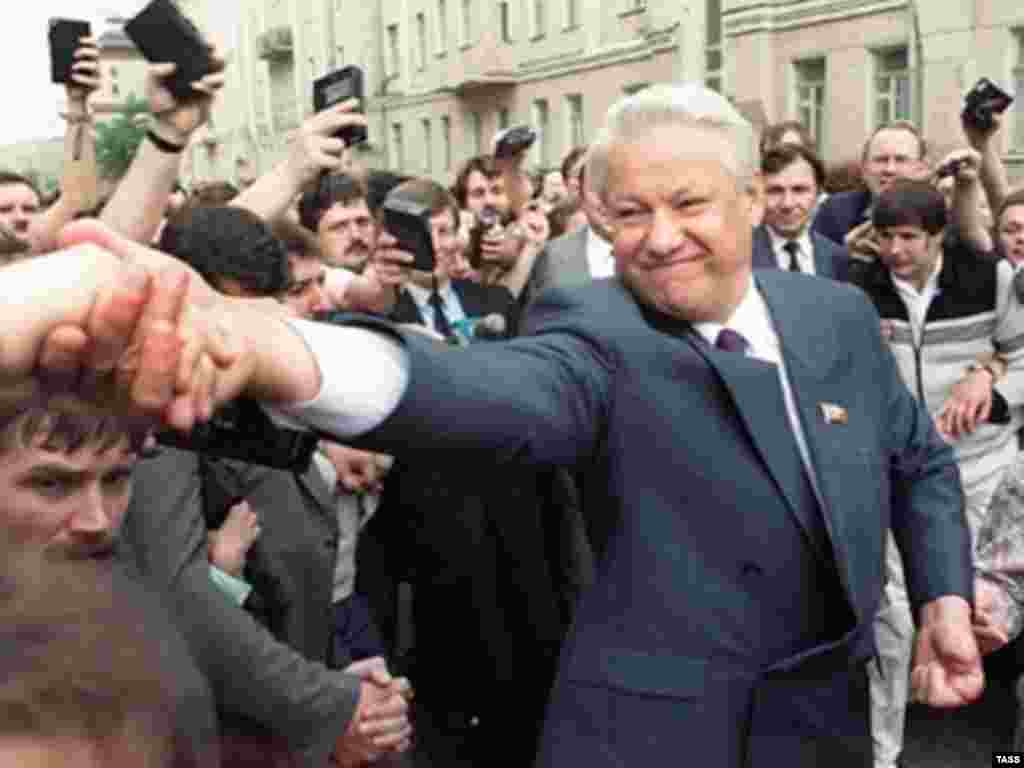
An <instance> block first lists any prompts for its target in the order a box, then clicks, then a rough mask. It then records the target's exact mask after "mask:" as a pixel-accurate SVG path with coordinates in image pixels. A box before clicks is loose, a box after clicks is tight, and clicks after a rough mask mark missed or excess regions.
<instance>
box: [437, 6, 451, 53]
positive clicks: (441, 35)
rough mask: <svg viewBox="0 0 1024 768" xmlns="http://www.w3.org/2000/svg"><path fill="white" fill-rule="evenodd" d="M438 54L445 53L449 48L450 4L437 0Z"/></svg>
mask: <svg viewBox="0 0 1024 768" xmlns="http://www.w3.org/2000/svg"><path fill="white" fill-rule="evenodd" d="M436 45H437V52H438V53H444V51H445V50H446V49H447V48H448V3H447V2H446V1H445V0H437V40H436Z"/></svg>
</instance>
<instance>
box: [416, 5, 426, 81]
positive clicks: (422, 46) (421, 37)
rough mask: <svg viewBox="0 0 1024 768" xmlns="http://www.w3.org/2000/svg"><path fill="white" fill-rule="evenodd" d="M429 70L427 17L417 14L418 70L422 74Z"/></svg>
mask: <svg viewBox="0 0 1024 768" xmlns="http://www.w3.org/2000/svg"><path fill="white" fill-rule="evenodd" d="M426 68H427V17H426V15H425V14H423V13H417V14H416V69H417V70H419V71H420V72H422V71H423V70H424V69H426Z"/></svg>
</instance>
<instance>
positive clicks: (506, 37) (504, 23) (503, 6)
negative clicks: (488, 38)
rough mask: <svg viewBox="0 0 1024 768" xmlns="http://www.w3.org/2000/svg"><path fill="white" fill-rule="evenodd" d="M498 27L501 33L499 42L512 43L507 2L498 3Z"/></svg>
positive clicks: (505, 0) (504, 0)
mask: <svg viewBox="0 0 1024 768" xmlns="http://www.w3.org/2000/svg"><path fill="white" fill-rule="evenodd" d="M498 26H499V28H500V30H499V31H500V33H501V42H503V43H511V42H512V20H511V18H510V16H509V7H508V1H507V0H502V2H500V3H498Z"/></svg>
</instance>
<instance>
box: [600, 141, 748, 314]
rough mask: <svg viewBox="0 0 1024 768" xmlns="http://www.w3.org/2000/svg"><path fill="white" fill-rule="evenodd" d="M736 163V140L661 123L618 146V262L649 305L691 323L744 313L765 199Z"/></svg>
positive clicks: (613, 211) (612, 207)
mask: <svg viewBox="0 0 1024 768" xmlns="http://www.w3.org/2000/svg"><path fill="white" fill-rule="evenodd" d="M730 157H735V150H734V147H733V146H732V144H731V143H730V141H729V140H728V139H727V138H726V137H725V136H723V135H722V134H721V133H719V132H716V131H714V130H713V129H710V128H707V127H704V126H699V125H661V126H658V127H655V128H652V129H651V131H650V133H649V134H648V135H647V136H646V137H644V139H643V140H640V141H630V142H620V143H616V144H614V145H613V146H612V147H611V148H610V151H609V154H608V177H607V183H606V193H605V200H606V202H607V206H608V210H609V213H610V217H611V224H612V226H613V228H614V253H615V258H616V261H617V262H618V269H619V272H620V274H621V275H622V277H623V280H624V281H625V282H626V283H627V285H629V286H630V288H631V289H632V291H633V293H634V294H635V295H636V296H637V298H638V299H639V300H640V301H642V302H643V303H645V304H648V305H650V306H653V307H654V308H656V309H657V310H659V311H661V312H664V313H666V314H669V315H673V316H675V317H678V318H680V319H683V320H687V321H690V322H700V321H717V322H723V321H725V320H727V319H728V318H729V316H730V315H731V314H732V312H733V311H734V310H735V308H736V307H737V306H738V305H739V302H740V300H741V299H742V297H743V294H744V293H745V291H746V290H747V287H748V285H749V281H750V261H751V231H752V225H753V221H754V218H753V217H754V212H755V210H756V209H757V206H758V205H759V203H760V199H759V191H758V186H757V184H751V185H749V186H748V187H745V186H744V185H742V184H741V183H740V182H739V181H738V180H737V179H736V177H735V176H734V175H733V174H732V173H731V172H730V171H729V170H728V169H727V168H726V167H725V166H724V165H723V164H722V158H730Z"/></svg>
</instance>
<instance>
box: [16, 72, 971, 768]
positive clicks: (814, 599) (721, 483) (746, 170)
mask: <svg viewBox="0 0 1024 768" xmlns="http://www.w3.org/2000/svg"><path fill="white" fill-rule="evenodd" d="M595 146H596V149H595V150H594V152H595V154H593V155H592V156H591V160H590V163H591V165H590V170H591V172H592V173H593V175H594V184H595V187H596V188H597V189H599V190H601V194H602V197H603V199H604V201H605V202H606V204H607V205H608V207H609V210H610V217H611V221H612V225H613V227H614V232H615V252H616V260H617V264H618V267H619V275H620V278H619V279H616V280H609V281H598V282H595V283H593V284H592V285H590V286H586V287H583V288H580V289H577V290H574V291H555V292H549V293H548V294H547V295H546V296H545V298H544V299H543V300H541V301H540V302H538V303H537V304H536V305H535V307H534V309H533V310H532V312H531V317H530V323H529V325H530V329H531V331H532V334H533V337H532V338H525V339H517V340H514V341H511V342H507V343H504V344H492V345H476V346H473V347H470V349H468V350H463V351H461V352H460V353H459V354H454V353H452V352H450V351H447V350H442V349H438V348H437V346H436V345H431V344H427V343H425V342H424V341H423V340H422V339H418V338H413V337H411V336H408V335H402V336H400V335H398V334H397V333H395V332H393V331H390V330H388V329H387V328H385V327H383V326H381V325H380V324H375V323H374V322H373V321H369V320H367V321H362V322H361V325H362V327H359V325H356V326H353V327H341V328H338V327H330V328H321V327H317V326H316V325H315V324H304V323H302V322H301V321H293V322H290V323H287V324H285V323H281V322H280V321H279V320H277V319H275V318H268V317H267V316H265V315H259V314H256V313H255V312H254V311H253V310H251V309H248V308H244V307H239V306H237V305H233V304H231V303H230V302H227V301H222V302H219V303H218V304H216V305H213V306H210V307H209V309H208V310H207V311H208V313H210V315H212V316H216V317H217V318H218V323H219V324H221V326H222V327H225V328H230V329H231V333H232V335H233V337H234V338H235V339H236V340H237V341H238V344H239V347H240V349H239V354H238V356H237V358H236V359H234V360H224V361H223V362H222V363H221V367H220V369H219V371H218V375H217V397H218V398H224V397H231V396H234V395H236V394H237V393H238V392H240V391H245V392H249V393H252V394H254V395H256V396H258V397H260V398H261V399H262V400H264V401H266V402H269V403H272V404H274V408H275V409H276V410H279V411H280V413H281V415H283V416H288V417H289V418H292V419H296V420H299V421H301V422H302V423H305V424H306V425H308V426H309V427H310V428H312V429H316V430H320V431H322V432H324V433H327V434H331V435H334V436H336V437H338V438H339V439H347V438H350V437H352V436H353V435H363V436H364V437H363V439H362V440H361V441H360V442H361V443H363V444H365V446H366V447H367V448H370V449H372V450H386V451H389V452H391V453H394V454H404V455H405V456H409V457H412V456H417V455H419V456H424V455H437V453H438V452H439V451H442V450H443V451H444V453H445V456H446V458H447V459H448V460H450V461H457V460H459V458H460V457H467V456H468V457H471V456H477V455H480V454H482V453H486V454H487V455H488V456H489V457H491V459H493V460H495V461H508V462H519V463H530V464H542V465H560V466H573V467H582V468H586V476H587V477H588V479H589V480H590V481H591V482H592V483H593V484H594V489H595V490H597V491H600V492H601V494H600V495H601V498H602V503H601V505H600V507H599V508H595V507H590V506H588V513H590V514H600V515H606V516H608V517H609V518H611V519H612V520H613V521H614V528H613V534H612V538H611V541H610V542H609V544H608V549H607V553H606V555H605V558H604V560H603V562H602V564H601V567H600V569H599V572H598V576H597V581H596V583H595V584H594V586H593V587H592V588H591V589H590V590H589V591H588V592H587V593H586V594H585V595H584V596H583V598H582V601H581V603H580V605H579V608H578V612H577V615H576V620H575V623H574V625H573V629H572V630H571V632H570V636H569V638H568V640H567V642H566V645H565V647H564V649H563V653H562V657H561V663H560V674H559V677H558V679H557V682H556V684H555V688H554V691H553V694H552V699H551V702H550V704H549V708H548V713H547V723H546V729H545V736H544V739H543V742H542V746H541V757H540V765H542V766H555V765H566V764H586V765H588V766H620V765H648V764H662V763H664V762H665V761H666V760H678V759H679V757H678V756H679V754H680V750H686V755H687V759H688V760H689V761H690V762H693V763H694V764H701V765H716V766H726V767H727V768H740V766H748V765H749V766H762V765H763V766H776V765H788V766H808V767H809V766H817V765H821V764H824V763H826V762H837V761H839V760H843V759H847V760H848V761H849V762H851V763H853V764H859V765H867V764H869V762H870V759H871V742H870V735H869V727H868V707H867V696H866V679H865V678H866V676H865V672H864V666H865V664H866V663H867V661H868V660H869V659H870V658H871V656H872V654H873V640H872V632H871V625H872V621H873V618H874V616H875V613H876V610H877V606H878V600H879V595H880V593H881V587H882V584H881V576H882V557H883V552H884V542H885V531H886V529H887V528H891V530H892V532H893V534H894V537H895V540H896V542H897V544H898V546H899V548H900V550H901V553H902V555H903V559H904V564H905V571H906V577H907V584H908V591H909V593H910V597H911V602H912V604H913V606H914V610H915V614H916V615H917V617H918V620H919V633H918V639H917V644H916V653H915V662H914V667H913V672H912V682H913V688H914V692H915V695H916V696H917V698H918V699H919V700H921V701H924V702H927V703H929V704H931V705H934V706H944V707H952V706H959V705H963V704H965V703H967V702H969V701H972V700H974V699H975V698H977V697H978V696H979V695H980V693H981V690H982V688H983V686H984V675H983V672H982V669H981V662H980V656H979V654H978V649H977V645H976V642H975V639H974V635H973V633H972V628H971V599H972V572H971V564H970V541H969V533H968V530H967V525H966V521H965V519H964V512H963V506H962V498H961V491H960V482H959V476H958V473H957V469H956V465H955V462H954V459H953V454H952V451H951V449H950V448H949V446H947V445H945V443H944V442H943V441H942V440H941V439H940V438H939V437H938V435H937V434H936V433H935V431H934V428H933V427H932V424H931V420H930V419H929V417H928V414H927V413H926V412H925V411H924V410H923V408H922V407H921V406H920V405H919V404H917V403H915V401H914V399H913V397H912V396H911V395H910V393H909V392H908V391H907V389H906V386H905V385H904V384H903V382H902V381H901V379H900V376H899V373H898V371H897V370H896V366H895V363H894V361H893V359H892V357H891V355H890V354H889V353H888V352H887V351H886V349H885V345H884V342H883V340H882V339H881V335H880V331H879V327H878V322H877V315H876V314H875V313H874V310H873V308H872V307H871V305H870V303H869V302H868V300H867V298H866V297H865V296H864V295H863V294H862V293H860V292H859V291H857V290H855V289H853V288H851V287H847V286H844V285H840V284H837V283H835V282H833V281H826V280H812V279H810V278H807V277H802V276H799V275H791V274H788V273H786V272H783V271H780V270H770V271H760V272H758V273H757V275H756V278H755V277H753V276H752V270H751V266H750V263H751V247H752V246H751V233H752V221H753V215H754V212H755V211H756V209H757V208H758V206H759V204H760V193H759V185H758V180H757V178H756V176H757V162H756V156H757V151H756V143H755V141H754V136H753V131H752V129H751V127H750V125H749V124H748V123H747V122H746V121H745V120H744V119H743V118H742V117H741V116H740V115H739V114H738V113H737V112H736V111H735V109H734V108H733V107H732V106H731V105H730V104H729V103H728V101H727V100H725V99H724V98H723V97H721V96H720V95H719V94H717V93H715V92H713V91H710V90H708V89H706V88H704V87H703V86H701V85H688V86H682V87H677V86H654V87H652V88H649V89H646V90H645V91H642V92H640V93H638V94H635V95H633V96H630V97H628V98H626V99H624V100H623V101H621V102H619V103H618V104H617V105H616V106H615V107H613V108H612V110H611V111H610V112H609V114H608V116H607V118H606V121H605V126H604V128H603V129H602V131H601V132H600V134H599V137H598V139H597V141H596V144H595ZM77 238H81V239H89V240H91V241H92V242H96V243H98V244H100V245H101V246H103V247H105V248H106V249H109V250H111V251H113V252H115V253H118V254H120V255H122V257H123V256H126V255H129V254H132V255H134V257H135V258H136V259H138V258H141V257H143V256H146V257H147V258H152V255H147V254H148V252H146V251H145V250H144V249H142V248H141V247H139V246H136V245H132V244H127V243H125V242H123V241H121V240H118V239H117V238H115V237H112V236H111V235H110V234H108V233H104V232H102V231H100V230H98V229H96V228H95V227H92V226H89V225H86V226H83V227H80V228H77V229H76V230H73V231H72V232H71V233H69V234H68V239H69V241H71V242H75V241H76V239H77ZM394 244H395V241H394V238H391V237H390V236H387V237H384V238H383V240H382V243H381V245H382V247H385V248H388V247H392V248H393V247H394ZM164 285H165V284H164V283H161V284H160V286H164ZM160 286H158V288H160ZM171 287H172V286H171V285H167V286H166V287H163V288H162V289H158V290H157V291H156V292H155V293H154V295H153V296H152V297H151V298H150V299H149V302H148V306H155V309H154V310H152V311H150V312H147V313H146V315H145V316H146V322H145V323H142V324H140V328H142V330H140V331H139V333H141V335H142V337H143V338H149V337H150V336H153V335H155V334H156V331H155V330H147V328H149V327H152V326H151V321H152V315H153V314H157V317H159V318H160V319H161V320H162V321H163V322H167V323H170V324H171V327H174V326H175V322H174V319H173V318H174V317H175V315H174V313H173V303H172V304H170V307H169V309H164V308H163V303H164V301H165V299H161V298H160V297H161V296H162V295H164V293H165V292H166V291H170V290H171ZM194 295H195V296H196V298H197V299H198V300H202V301H207V297H206V294H205V291H204V289H203V287H202V286H201V285H196V286H195V288H194ZM101 309H102V307H101ZM100 314H103V312H100ZM65 322H66V321H65ZM184 322H185V321H184V320H181V321H178V322H177V325H178V326H180V325H182V323H184ZM203 322H205V321H203V319H202V317H200V316H196V317H193V318H190V319H189V320H188V322H187V324H186V325H187V327H188V328H192V329H194V331H195V332H196V333H199V332H201V331H202V329H203V328H204V327H205V326H204V325H203ZM16 325H17V326H18V327H24V325H25V323H24V321H20V322H19V323H16ZM59 325H61V320H60V317H58V318H57V319H54V320H49V321H48V323H42V324H36V325H34V326H33V329H36V330H34V331H33V338H39V337H40V335H43V337H44V338H45V339H46V341H45V343H44V359H47V360H48V359H52V358H53V356H54V355H56V354H57V352H58V350H59V349H60V346H61V344H60V340H59V338H57V337H56V334H53V333H52V332H50V330H49V329H50V328H51V327H53V326H59ZM126 325H127V326H128V327H127V328H126V329H125V330H121V331H119V334H117V335H116V336H115V338H116V339H117V340H118V344H120V343H123V342H121V341H120V340H121V339H124V340H127V339H130V338H132V336H133V335H135V334H136V330H135V326H133V325H130V324H126ZM159 327H160V328H163V327H164V326H163V324H162V323H161V325H160V326H159ZM183 330H185V328H183ZM203 333H204V335H203V336H201V337H199V338H209V337H207V336H206V335H205V332H203ZM37 343H39V342H37ZM114 348H115V349H117V346H115V347H114ZM206 348H209V349H211V350H212V351H213V352H216V351H217V350H216V348H215V346H211V345H210V343H209V342H206ZM11 354H12V362H11V363H9V364H10V365H13V366H14V367H13V370H15V371H17V370H23V369H24V363H19V362H18V361H19V360H21V359H22V357H19V356H18V355H17V354H14V353H11ZM62 359H67V358H66V357H64V358H62ZM73 359H79V360H80V359H82V356H81V355H77V356H73ZM353 359H356V360H358V363H357V364H356V369H357V370H358V371H359V375H353V369H354V365H353ZM139 370H140V375H144V378H139V379H137V380H138V381H139V382H140V385H141V383H145V384H147V388H148V386H149V384H150V383H151V382H150V380H149V379H148V378H145V377H149V376H151V375H152V376H154V377H157V380H159V377H158V371H156V370H155V369H154V366H152V365H149V366H147V365H143V366H141V367H140V369H139ZM164 380H166V377H164ZM200 385H201V382H199V381H194V382H192V383H191V385H190V386H185V387H184V389H185V390H186V391H192V388H198V387H200ZM147 391H148V389H147ZM196 391H197V393H198V392H201V390H198V389H197V390H196ZM155 392H156V393H157V394H159V392H160V390H158V389H157V390H155ZM172 394H173V393H172V392H171V391H170V389H169V388H167V387H166V386H165V388H164V390H163V396H162V397H158V398H156V401H155V402H156V405H158V406H159V405H164V404H167V405H172V404H173V403H174V402H178V401H177V400H175V399H174V398H173V397H172ZM149 404H150V406H151V407H152V405H153V403H149ZM191 418H192V414H191V412H190V411H189V410H188V409H187V408H185V410H184V411H183V412H180V413H178V414H177V415H176V416H175V417H174V419H173V422H174V423H175V424H177V425H178V426H179V427H181V426H186V425H187V424H189V423H190V420H191ZM588 498H589V496H588Z"/></svg>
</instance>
